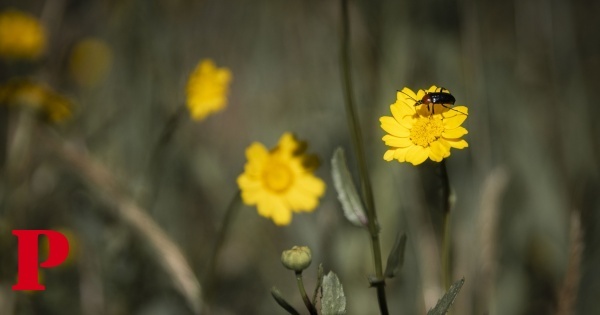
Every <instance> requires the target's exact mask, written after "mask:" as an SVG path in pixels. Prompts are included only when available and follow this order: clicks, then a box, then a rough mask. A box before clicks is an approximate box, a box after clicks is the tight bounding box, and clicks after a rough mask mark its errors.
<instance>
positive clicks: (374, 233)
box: [340, 0, 389, 315]
mask: <svg viewBox="0 0 600 315" xmlns="http://www.w3.org/2000/svg"><path fill="white" fill-rule="evenodd" d="M341 9H342V12H341V13H342V14H341V20H342V36H341V43H340V44H341V47H340V57H341V58H340V59H341V68H342V81H343V89H344V99H345V102H344V103H345V105H346V118H347V120H348V127H349V128H350V134H351V137H352V142H353V147H354V153H355V155H356V157H357V160H358V168H359V174H360V181H361V188H362V189H361V191H362V195H363V200H364V201H365V203H366V205H365V207H366V209H367V217H368V219H369V224H368V229H369V234H370V235H371V248H372V253H373V260H374V263H375V277H376V279H377V280H376V281H374V282H373V283H372V284H373V286H375V287H376V288H377V301H378V302H379V309H380V311H381V314H384V315H387V314H388V313H389V312H388V308H387V301H386V296H385V279H384V277H383V264H382V261H381V245H380V243H379V226H378V223H377V214H376V212H375V202H374V200H373V190H372V188H371V181H370V179H369V173H368V171H367V162H366V158H365V150H364V146H363V142H362V133H361V130H360V124H359V122H358V117H357V114H356V110H355V105H354V92H353V89H352V75H351V73H350V72H351V67H350V23H349V13H348V1H347V0H341Z"/></svg>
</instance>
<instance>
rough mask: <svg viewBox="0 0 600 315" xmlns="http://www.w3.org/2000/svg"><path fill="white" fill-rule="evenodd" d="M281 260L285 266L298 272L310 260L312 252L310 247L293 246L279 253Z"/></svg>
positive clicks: (306, 266) (307, 264)
mask: <svg viewBox="0 0 600 315" xmlns="http://www.w3.org/2000/svg"><path fill="white" fill-rule="evenodd" d="M281 262H282V263H283V265H284V266H285V268H287V269H290V270H294V271H296V272H300V271H302V270H304V269H306V268H308V266H310V263H311V262H312V254H311V252H310V248H308V247H306V246H294V247H292V249H288V250H285V251H283V253H281Z"/></svg>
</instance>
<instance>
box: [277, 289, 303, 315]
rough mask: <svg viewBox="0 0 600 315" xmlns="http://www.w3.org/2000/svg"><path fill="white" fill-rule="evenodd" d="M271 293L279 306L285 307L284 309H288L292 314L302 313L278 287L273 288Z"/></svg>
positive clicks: (298, 314)
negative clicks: (285, 297) (284, 296)
mask: <svg viewBox="0 0 600 315" xmlns="http://www.w3.org/2000/svg"><path fill="white" fill-rule="evenodd" d="M271 295H272V296H273V298H274V299H275V302H277V304H279V306H281V307H283V309H285V310H286V311H288V313H290V314H292V315H300V313H299V312H298V311H296V309H295V308H294V307H293V306H291V305H290V304H289V303H288V302H287V301H286V300H285V299H284V298H283V296H282V295H281V292H279V290H277V288H276V287H272V288H271Z"/></svg>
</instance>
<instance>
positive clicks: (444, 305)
mask: <svg viewBox="0 0 600 315" xmlns="http://www.w3.org/2000/svg"><path fill="white" fill-rule="evenodd" d="M464 283H465V278H462V279H460V280H458V281H456V282H454V284H453V285H452V286H451V287H450V290H448V292H446V294H444V296H443V297H442V298H441V299H440V300H439V301H438V302H437V304H436V305H435V307H434V308H433V309H431V310H429V312H427V315H444V314H446V313H447V312H448V309H449V308H450V306H451V305H452V303H454V300H455V299H456V295H458V292H460V289H461V288H462V286H463V284H464Z"/></svg>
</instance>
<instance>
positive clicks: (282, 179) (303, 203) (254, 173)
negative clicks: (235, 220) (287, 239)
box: [237, 133, 325, 225]
mask: <svg viewBox="0 0 600 315" xmlns="http://www.w3.org/2000/svg"><path fill="white" fill-rule="evenodd" d="M305 149H306V145H305V144H304V143H302V142H299V141H298V140H296V139H295V138H294V136H293V135H292V134H291V133H284V134H283V135H282V136H281V138H280V139H279V143H278V145H277V147H275V149H273V150H271V151H268V150H267V149H266V148H265V146H264V145H262V144H261V143H258V142H254V143H252V144H251V145H250V146H249V147H248V148H247V149H246V157H247V159H248V161H247V163H246V165H245V168H244V173H243V174H242V175H240V176H239V177H238V179H237V182H238V186H239V187H240V190H241V192H242V200H243V201H244V203H245V204H247V205H256V206H257V209H258V214H259V215H261V216H263V217H265V218H270V219H272V220H273V222H275V224H277V225H288V224H290V222H291V221H292V212H301V211H306V212H311V211H313V210H314V209H315V208H316V207H317V205H318V204H319V197H321V196H322V195H323V193H324V192H325V183H323V181H322V180H321V179H319V178H318V177H315V176H314V175H313V171H314V169H315V164H314V161H315V158H314V156H312V155H307V154H305V153H304V150H305Z"/></svg>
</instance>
